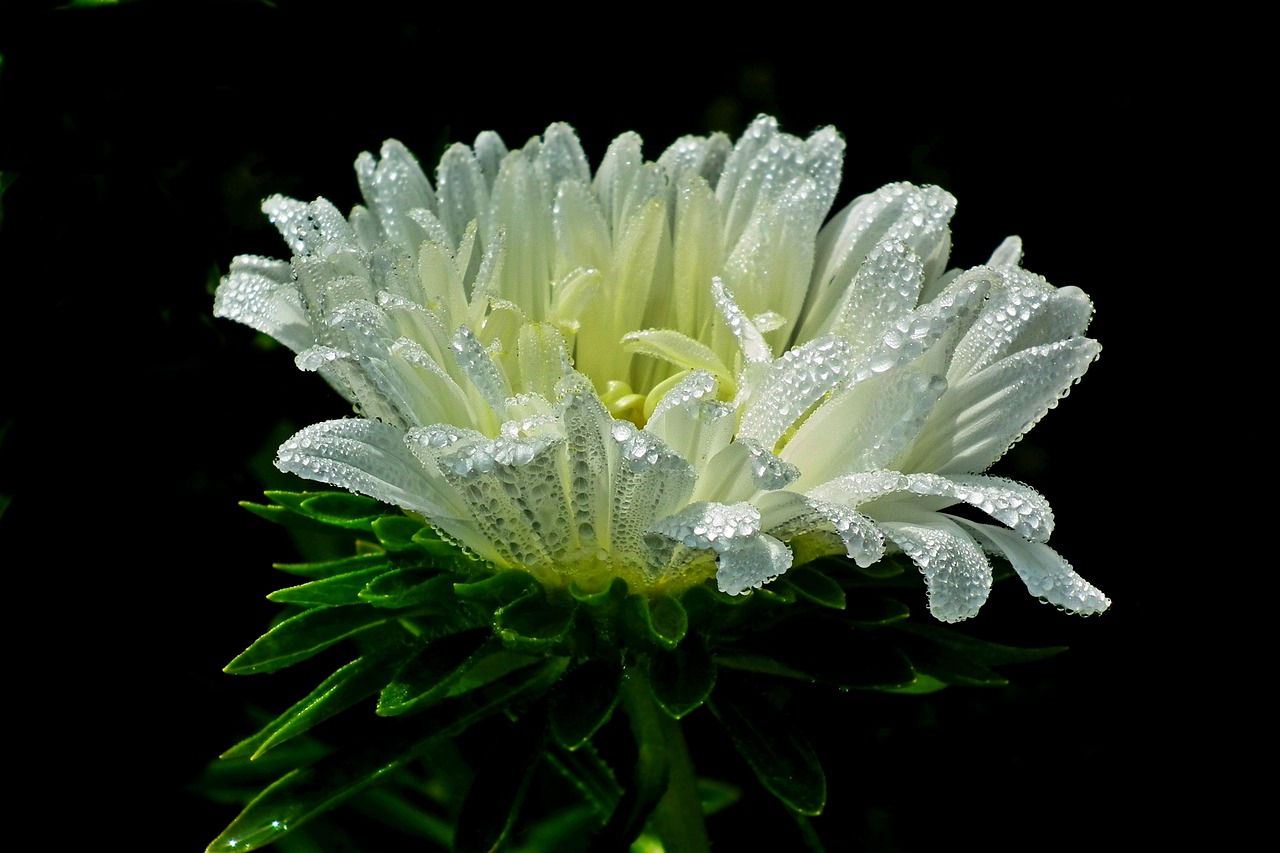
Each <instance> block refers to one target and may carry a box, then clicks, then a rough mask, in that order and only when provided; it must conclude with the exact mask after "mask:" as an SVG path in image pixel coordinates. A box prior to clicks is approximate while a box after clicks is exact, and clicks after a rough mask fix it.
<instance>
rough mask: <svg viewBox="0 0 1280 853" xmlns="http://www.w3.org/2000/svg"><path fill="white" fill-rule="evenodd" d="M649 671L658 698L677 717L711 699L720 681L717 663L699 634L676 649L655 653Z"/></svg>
mask: <svg viewBox="0 0 1280 853" xmlns="http://www.w3.org/2000/svg"><path fill="white" fill-rule="evenodd" d="M648 670H649V672H648V675H649V685H650V688H651V690H652V692H653V698H654V701H656V702H657V703H658V706H659V707H661V708H662V710H664V711H666V712H667V714H668V715H669V716H671V717H672V718H673V719H677V720H678V719H680V718H681V717H683V716H684V715H686V714H688V713H689V712H690V711H692V710H694V709H695V708H697V707H698V706H699V705H701V704H702V703H703V702H705V701H707V697H708V696H710V695H711V690H712V688H714V687H715V684H716V666H715V662H714V661H713V660H712V659H711V655H710V653H709V652H708V651H707V646H706V643H705V641H704V640H703V639H702V637H701V636H699V635H697V634H694V635H692V636H690V637H688V638H686V640H685V642H683V643H681V644H680V645H679V646H677V647H676V648H675V649H674V650H673V651H670V652H657V653H655V654H653V655H651V656H650V657H649V663H648Z"/></svg>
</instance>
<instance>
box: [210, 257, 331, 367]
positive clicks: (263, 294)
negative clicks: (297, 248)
mask: <svg viewBox="0 0 1280 853" xmlns="http://www.w3.org/2000/svg"><path fill="white" fill-rule="evenodd" d="M213 314H214V316H215V317H226V318H227V319H229V320H235V321H236V322H237V323H243V324H245V325H246V326H248V327H249V328H251V329H254V330H256V331H259V332H262V333H263V334H264V335H270V336H271V337H273V338H275V339H276V340H278V341H279V342H280V343H282V344H284V345H285V346H287V347H288V348H289V349H291V350H293V351H294V352H301V351H302V350H304V349H306V348H307V347H309V346H311V344H312V343H314V341H315V337H314V334H313V332H312V330H311V320H310V318H309V317H308V316H307V312H306V310H305V309H304V308H303V307H302V300H301V298H300V297H299V295H298V289H297V285H296V284H295V283H294V280H293V268H292V267H290V265H289V264H287V263H284V262H282V261H273V260H269V259H267V258H260V257H256V256H254V255H240V256H238V257H236V258H235V259H234V260H232V261H231V268H230V270H229V271H228V272H227V274H226V275H225V276H223V277H222V281H221V282H220V283H219V285H218V290H217V292H216V293H215V294H214V297H213Z"/></svg>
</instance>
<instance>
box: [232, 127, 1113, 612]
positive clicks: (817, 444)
mask: <svg viewBox="0 0 1280 853" xmlns="http://www.w3.org/2000/svg"><path fill="white" fill-rule="evenodd" d="M843 154H844V142H843V140H842V139H841V137H840V136H839V135H838V134H837V133H836V131H835V130H833V129H831V128H826V129H823V130H819V131H818V132H816V133H814V134H813V135H812V136H810V137H809V138H808V139H800V138H797V137H795V136H791V135H788V134H785V133H781V132H780V131H779V130H778V128H777V125H776V122H775V121H774V120H773V119H770V118H767V117H761V118H759V119H757V120H756V121H755V122H754V123H753V124H752V125H751V126H750V128H748V130H747V131H746V133H745V134H744V135H743V136H742V138H741V139H739V140H738V141H737V142H736V143H732V144H731V143H730V141H729V140H728V139H727V138H726V137H725V136H723V135H721V134H713V135H711V136H707V137H685V138H683V139H680V140H679V141H677V142H676V143H675V144H674V145H672V146H671V147H670V148H668V149H667V150H666V151H665V152H663V153H662V155H661V156H660V157H659V158H658V159H657V160H656V161H646V160H645V159H644V158H643V156H642V154H641V141H640V138H639V137H638V136H636V135H635V134H624V135H623V136H620V137H619V138H617V139H616V140H614V141H613V143H612V144H611V145H610V147H609V149H608V152H607V154H606V155H605V157H604V161H603V162H602V163H601V165H600V168H599V169H598V170H597V171H596V172H595V173H594V175H593V174H592V172H591V169H590V167H589V165H588V163H587V160H586V157H585V155H584V154H583V151H582V148H581V146H580V144H579V141H578V138H577V136H576V135H575V133H574V131H573V130H572V129H571V128H570V127H568V126H567V125H564V124H553V125H551V126H550V127H549V128H547V130H546V133H545V134H544V135H543V136H542V137H541V138H535V139H532V140H530V141H529V142H528V143H526V144H525V146H524V147H523V148H520V149H517V150H514V151H509V150H508V149H507V147H506V146H505V145H504V144H503V142H502V140H501V139H500V138H499V137H498V136H497V135H496V134H493V133H483V134H481V135H480V136H479V137H478V138H477V140H476V143H475V145H474V146H473V147H470V148H468V147H466V146H464V145H455V146H453V147H452V148H450V149H449V150H448V151H447V152H446V153H445V155H444V157H443V158H442V159H441V162H440V165H439V167H438V168H437V171H436V180H435V185H434V187H433V185H432V183H431V182H430V181H429V180H428V178H427V177H426V175H425V174H424V173H423V171H422V169H421V168H420V167H419V165H418V163H417V162H416V161H415V160H414V158H413V156H412V155H411V154H410V153H409V152H408V151H407V150H406V149H405V148H404V147H403V146H402V145H401V144H400V143H398V142H395V141H389V142H387V143H386V144H385V145H384V146H383V148H382V151H381V157H380V158H378V159H375V158H374V157H373V156H372V155H370V154H368V153H365V154H361V155H360V157H359V158H358V159H357V160H356V173H357V176H358V178H359V184H360V188H361V191H362V193H363V197H364V202H365V203H364V205H363V206H357V207H356V208H355V209H354V210H353V211H352V213H351V215H350V216H349V217H344V216H343V215H342V214H341V213H340V212H339V211H338V210H337V209H335V208H334V206H333V205H332V204H330V203H329V202H327V201H325V200H324V199H318V200H316V201H314V202H311V203H309V204H307V203H303V202H300V201H294V200H292V199H287V198H282V197H280V196H275V197H272V198H270V199H268V200H267V201H266V202H265V204H264V206H263V208H264V210H265V212H266V213H267V215H268V216H269V217H270V218H271V220H272V222H274V223H275V225H276V227H277V228H278V229H279V230H280V232H281V233H282V234H283V235H284V238H285V240H286V241H287V242H288V244H289V247H290V249H291V250H292V252H293V258H292V260H291V261H290V262H289V263H284V262H281V261H276V260H269V259H265V258H261V257H238V258H236V259H235V260H234V261H233V262H232V265H231V270H230V273H229V274H228V275H227V276H226V277H225V278H224V279H223V281H222V283H221V286H220V287H219V289H218V292H217V296H216V301H215V313H216V314H218V315H219V316H222V317H228V318H231V319H233V320H238V321H240V322H242V323H245V324H247V325H249V326H251V327H253V328H255V329H257V330H259V331H261V332H264V333H266V334H269V335H271V336H273V337H275V338H277V339H278V340H280V341H281V342H283V343H284V344H286V345H287V346H289V347H290V348H291V349H293V350H294V351H295V352H296V353H297V364H298V366H299V367H300V368H302V369H303V370H314V371H318V372H320V374H321V375H323V376H324V377H325V378H326V379H327V380H328V381H329V383H330V384H331V385H332V386H333V387H334V388H336V389H337V390H338V391H339V392H340V393H341V394H342V395H343V396H345V397H346V398H347V399H348V400H349V401H351V403H352V404H353V405H354V406H355V409H356V411H357V412H358V413H359V414H360V415H362V417H360V418H350V419H342V420H334V421H327V422H324V423H320V424H316V425H314V426H311V427H308V428H306V429H304V430H302V431H301V432H299V433H298V434H297V435H295V436H293V437H292V438H291V439H289V440H288V441H287V442H286V443H285V444H284V446H282V447H281V448H280V451H279V457H278V459H277V465H278V466H279V467H280V468H281V469H283V470H285V471H289V472H293V473H295V474H298V475H300V476H302V477H306V478H309V479H312V480H318V481H321V482H324V483H328V484H331V485H334V486H339V487H342V488H345V489H349V490H351V491H354V492H359V493H362V494H365V495H369V496H371V497H374V498H377V499H379V500H382V501H385V502H388V503H391V504H394V505H397V506H399V507H402V508H403V509H405V510H408V511H410V512H413V513H417V514H420V515H421V516H422V517H424V518H425V519H427V520H428V521H429V522H430V523H431V524H432V525H434V526H435V527H436V528H437V529H438V530H439V531H440V532H441V533H442V534H443V535H445V536H447V537H449V538H450V539H452V540H453V541H455V542H457V543H458V544H459V545H461V546H463V547H465V548H467V549H469V550H470V551H471V552H472V553H474V554H475V555H476V556H478V557H479V558H481V559H483V560H486V561H488V562H489V563H491V564H492V565H493V566H494V567H495V568H510V567H518V568H522V569H524V570H527V571H529V572H530V573H532V574H533V575H535V576H536V577H537V578H538V579H539V580H540V581H541V582H542V583H544V584H547V585H550V586H563V585H566V584H568V583H569V582H574V583H576V584H578V585H579V586H580V587H582V588H584V589H599V588H602V587H603V586H605V585H606V584H607V583H608V582H609V581H610V580H611V579H612V578H614V577H621V578H623V579H625V580H626V581H627V583H628V584H629V586H630V588H631V589H632V591H640V592H648V593H651V594H659V593H663V592H676V591H679V590H680V589H682V588H685V587H688V586H691V585H694V584H699V583H702V582H704V581H706V580H708V579H709V578H711V577H713V576H714V577H715V578H716V581H717V584H718V586H719V588H720V590H722V591H724V592H727V593H730V594H738V593H743V592H745V591H748V590H750V589H752V588H758V587H760V586H761V585H762V584H765V583H768V582H769V581H771V580H773V579H774V578H776V577H778V576H779V575H781V574H783V573H784V572H786V571H787V570H788V568H790V567H791V566H792V565H793V564H794V563H796V562H797V561H804V560H810V559H813V558H814V557H817V556H822V555H827V554H832V553H840V554H845V555H847V556H848V557H850V558H851V559H852V560H854V562H856V563H857V565H859V566H863V567H866V566H869V565H871V564H872V563H875V562H876V561H877V560H879V559H880V558H881V556H883V555H884V554H885V553H886V550H887V549H898V550H901V551H902V552H903V553H905V554H906V555H907V556H908V557H909V558H910V559H911V560H912V561H914V562H915V564H916V565H917V566H919V568H920V570H921V572H922V573H923V574H924V577H925V580H926V585H927V589H928V594H929V608H930V610H931V612H932V613H933V614H934V615H935V616H936V617H938V618H939V619H942V620H944V621H948V622H950V621H956V620H960V619H965V618H967V617H970V616H972V615H974V614H975V613H976V612H977V611H978V608H979V607H980V606H981V605H982V603H983V602H984V601H985V599H986V597H987V594H988V592H989V589H990V585H991V566H990V563H989V562H988V557H987V555H988V554H1001V555H1003V556H1005V557H1006V558H1007V559H1008V560H1009V562H1010V563H1011V564H1012V565H1013V567H1014V569H1015V570H1016V571H1017V572H1018V574H1019V575H1020V576H1021V577H1022V579H1023V580H1024V581H1025V583H1026V585H1027V587H1028V589H1029V590H1030V591H1031V592H1032V594H1033V595H1036V596H1037V597H1039V598H1041V599H1043V600H1045V601H1047V602H1050V603H1052V604H1054V605H1056V606H1058V607H1060V608H1062V609H1065V610H1069V611H1073V612H1076V613H1083V614H1090V613H1097V612H1101V611H1102V610H1105V609H1106V608H1107V606H1108V605H1109V603H1110V602H1109V601H1108V600H1107V599H1106V598H1105V597H1104V596H1103V595H1102V594H1101V593H1100V592H1099V591H1098V590H1097V589H1095V588H1094V587H1092V586H1091V585H1089V584H1088V583H1087V582H1085V581H1084V580H1083V579H1081V578H1080V577H1079V576H1078V575H1077V574H1076V573H1075V572H1074V571H1073V570H1072V568H1071V567H1070V566H1069V565H1068V564H1067V563H1066V561H1064V560H1063V558H1062V557H1060V556H1059V555H1058V554H1057V553H1055V552H1054V551H1053V550H1051V549H1050V548H1049V547H1048V546H1047V545H1046V544H1044V543H1045V542H1046V541H1047V540H1048V538H1049V534H1050V532H1051V530H1052V528H1053V515H1052V513H1051V511H1050V509H1049V505H1048V503H1047V502H1046V501H1045V500H1044V498H1042V497H1041V496H1040V495H1039V494H1037V493H1036V492H1034V491H1033V490H1032V489H1030V488H1029V487H1027V486H1025V485H1022V484H1021V483H1017V482H1013V481H1010V480H1005V479H1000V478H995V477H990V476H984V475H982V474H981V472H982V471H984V470H985V469H987V468H988V467H989V466H990V465H991V464H992V463H993V462H995V461H996V460H997V459H998V458H999V457H1000V456H1001V455H1002V454H1003V453H1004V452H1005V451H1006V450H1007V449H1008V448H1009V447H1010V446H1011V445H1012V444H1013V443H1014V442H1016V441H1017V440H1018V439H1019V438H1020V437H1021V436H1022V435H1023V434H1024V433H1025V432H1026V431H1027V430H1028V429H1030V428H1031V427H1032V425H1034V424H1035V423H1036V421H1038V420H1039V419H1040V417H1041V416H1043V415H1044V414H1045V412H1046V411H1047V410H1048V409H1050V408H1052V407H1053V406H1054V405H1056V402H1057V400H1058V399H1059V398H1061V397H1062V396H1064V395H1065V394H1066V393H1067V391H1068V389H1069V388H1070V386H1071V385H1072V384H1073V383H1074V382H1076V381H1077V380H1078V379H1079V378H1080V376H1081V375H1082V374H1083V373H1084V372H1085V370H1086V368H1087V367H1088V365H1089V364H1090V362H1092V361H1093V359H1094V358H1095V357H1096V356H1097V354H1098V351H1099V347H1098V344H1097V343H1096V342H1094V341H1093V340H1090V339H1089V338H1087V337H1084V336H1083V334H1084V331H1085V328H1086V326H1087V324H1088V322H1089V319H1090V316H1091V313H1092V305H1091V303H1090V301H1089V299H1088V297H1087V296H1086V295H1085V294H1084V293H1083V292H1081V291H1080V290H1078V289H1077V288H1074V287H1064V288H1054V287H1052V286H1050V285H1049V284H1048V283H1047V282H1046V281H1045V280H1044V279H1043V278H1041V277H1039V276H1036V275H1033V274H1032V273H1029V272H1027V271H1025V270H1023V269H1021V268H1020V266H1019V260H1020V255H1021V246H1020V243H1019V241H1018V239H1017V238H1009V239H1008V240H1006V241H1005V243H1004V244H1003V245H1001V246H1000V247H999V248H998V249H997V250H996V252H995V254H994V255H993V256H992V258H991V260H990V262H989V263H988V264H987V265H985V266H980V267H975V268H973V269H969V270H964V271H961V270H946V268H945V265H946V261H947V258H948V255H949V251H950V231H949V228H948V222H949V220H950V218H951V215H952V213H953V211H954V207H955V201H954V199H953V198H952V197H951V196H950V195H948V194H947V193H946V192H944V191H943V190H941V189H939V188H937V187H915V186H911V185H909V184H892V185H889V186H886V187H883V188H881V189H879V190H877V191H876V192H873V193H869V194H867V195H863V196H861V197H859V198H857V199H855V200H854V201H853V202H852V203H851V204H849V205H848V206H847V207H845V208H844V209H843V210H842V211H840V212H839V213H837V214H836V215H835V216H833V217H832V218H831V219H830V221H827V222H826V224H825V225H824V224H823V223H824V220H825V219H826V217H827V213H828V211H829V209H830V207H831V205H832V203H833V200H834V198H835V195H836V190H837V187H838V184H839V179H840V171H841V164H842V159H843ZM961 504H968V505H970V506H972V507H976V508H977V509H978V510H981V511H983V512H985V513H986V514H987V515H989V516H990V517H991V518H992V519H993V520H994V522H996V523H993V524H982V523H977V522H975V521H973V520H971V519H970V518H968V517H965V516H964V515H953V514H949V513H947V512H945V510H946V509H947V508H949V507H954V506H957V505H961Z"/></svg>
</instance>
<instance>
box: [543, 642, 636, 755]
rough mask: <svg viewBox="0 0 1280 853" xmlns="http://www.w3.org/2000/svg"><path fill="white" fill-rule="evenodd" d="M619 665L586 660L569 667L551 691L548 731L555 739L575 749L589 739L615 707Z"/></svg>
mask: <svg viewBox="0 0 1280 853" xmlns="http://www.w3.org/2000/svg"><path fill="white" fill-rule="evenodd" d="M621 686H622V667H621V666H619V665H618V664H616V663H613V662H610V661H604V660H590V661H587V662H586V663H583V664H580V665H579V666H577V667H575V668H574V669H571V670H570V671H569V672H568V673H567V674H566V675H565V676H564V678H562V679H560V681H559V682H557V683H556V686H555V690H554V691H553V692H552V694H551V732H552V734H553V735H555V739H556V742H557V743H559V744H560V745H561V746H563V747H564V748H565V749H568V750H575V749H578V748H579V747H581V746H583V745H584V744H586V743H587V741H589V740H590V739H591V736H592V735H594V734H595V733H596V732H597V731H598V730H599V729H600V727H601V726H603V725H604V724H605V722H607V721H608V719H609V717H610V716H611V715H612V714H613V709H614V708H615V707H617V704H618V698H619V693H618V690H619V689H620V688H621Z"/></svg>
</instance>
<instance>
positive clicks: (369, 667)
mask: <svg viewBox="0 0 1280 853" xmlns="http://www.w3.org/2000/svg"><path fill="white" fill-rule="evenodd" d="M394 668H395V662H394V661H393V660H392V659H390V658H388V657H386V656H385V655H362V656H361V657H358V658H356V659H355V660H353V661H352V662H351V663H349V664H347V665H346V666H344V667H342V668H341V669H339V670H338V671H337V672H335V673H333V675H330V676H329V677H328V678H326V679H325V680H324V681H322V682H321V683H320V686H318V687H317V688H316V689H315V690H312V691H311V692H310V693H309V694H307V696H306V698H304V699H302V700H301V701H299V702H297V703H296V704H294V705H293V707H291V708H289V710H287V711H285V712H284V713H283V714H281V715H280V716H278V717H276V718H275V719H274V720H272V721H271V722H270V723H268V724H267V725H266V726H265V727H263V728H262V730H261V731H259V732H258V733H257V734H255V735H254V736H253V737H250V738H247V739H245V740H242V741H241V742H240V743H238V744H236V745H235V746H233V747H231V749H229V750H227V751H226V752H224V753H223V754H222V756H221V757H222V758H238V757H241V756H245V755H248V756H249V757H251V758H255V759H256V758H258V756H260V755H262V754H263V753H264V752H266V751H267V750H269V749H271V748H272V747H274V746H276V745H277V744H281V743H283V742H285V741H287V740H289V739H290V738H292V737H296V736H297V735H300V734H302V733H303V732H305V731H307V730H308V729H310V728H311V727H313V726H315V725H318V724H319V723H321V722H323V721H325V720H327V719H329V718H330V717H332V716H333V715H334V714H337V713H339V712H341V711H345V710H346V709H347V708H350V707H351V706H352V705H355V704H356V703H357V702H360V701H362V700H364V699H367V698H368V697H370V696H372V695H374V694H375V693H377V692H378V690H379V689H381V688H382V686H383V685H384V684H386V683H387V679H388V678H390V677H391V673H392V672H393V671H394Z"/></svg>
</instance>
